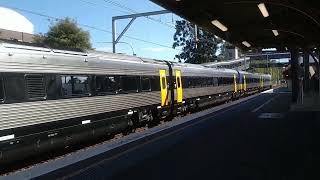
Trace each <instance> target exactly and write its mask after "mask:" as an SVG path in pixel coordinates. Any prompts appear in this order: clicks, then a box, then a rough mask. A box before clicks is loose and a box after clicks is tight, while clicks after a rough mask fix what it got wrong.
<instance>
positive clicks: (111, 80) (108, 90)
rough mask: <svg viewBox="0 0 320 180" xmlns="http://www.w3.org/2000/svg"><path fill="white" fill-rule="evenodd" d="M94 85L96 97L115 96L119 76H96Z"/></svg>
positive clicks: (117, 89)
mask: <svg viewBox="0 0 320 180" xmlns="http://www.w3.org/2000/svg"><path fill="white" fill-rule="evenodd" d="M95 83H96V84H95V85H96V93H97V94H98V95H105V94H116V93H118V91H119V76H97V77H96V82H95Z"/></svg>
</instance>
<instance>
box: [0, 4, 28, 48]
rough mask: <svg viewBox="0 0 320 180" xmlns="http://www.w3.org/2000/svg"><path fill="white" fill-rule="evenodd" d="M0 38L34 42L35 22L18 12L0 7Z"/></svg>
mask: <svg viewBox="0 0 320 180" xmlns="http://www.w3.org/2000/svg"><path fill="white" fill-rule="evenodd" d="M0 17H1V20H0V39H3V40H15V41H19V42H32V39H33V37H34V35H33V33H34V26H33V24H32V23H31V22H30V21H29V20H28V19H27V18H26V17H24V16H23V15H21V14H19V13H18V12H16V11H14V10H12V9H8V8H4V7H0Z"/></svg>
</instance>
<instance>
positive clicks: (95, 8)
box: [0, 0, 180, 60]
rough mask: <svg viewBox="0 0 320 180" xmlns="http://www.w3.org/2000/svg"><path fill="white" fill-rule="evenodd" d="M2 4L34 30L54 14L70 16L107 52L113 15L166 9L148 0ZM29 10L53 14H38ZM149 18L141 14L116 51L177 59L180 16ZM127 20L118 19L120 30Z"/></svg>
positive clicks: (6, 0)
mask: <svg viewBox="0 0 320 180" xmlns="http://www.w3.org/2000/svg"><path fill="white" fill-rule="evenodd" d="M119 6H120V7H119ZM0 7H5V8H11V9H13V10H15V11H17V12H18V13H20V14H22V15H23V16H25V17H26V18H27V19H28V20H29V21H31V22H32V23H33V25H34V33H35V34H37V33H46V32H47V31H48V29H49V26H50V25H52V24H53V23H55V22H56V21H57V20H56V19H54V18H60V19H63V18H65V17H71V18H73V19H75V20H76V21H77V23H78V24H79V25H80V27H81V28H83V29H84V30H86V31H89V33H90V36H91V43H92V46H93V47H94V48H96V49H97V50H102V51H107V52H111V51H112V43H111V41H112V36H111V33H110V32H111V27H112V26H111V19H112V17H113V16H119V15H127V14H132V13H134V12H136V13H137V12H139V13H140V12H149V11H158V10H163V8H162V7H160V6H158V5H156V4H154V3H152V2H151V1H149V0H27V1H26V0H1V1H0ZM26 10H27V11H31V12H33V13H38V14H41V15H46V16H50V17H54V18H49V17H44V16H41V15H35V14H32V13H29V12H27V11H26ZM150 18H152V19H153V20H150V19H148V18H144V17H141V18H137V19H136V20H135V21H134V23H133V24H132V26H131V27H130V28H129V30H128V31H127V32H126V34H125V35H127V36H130V37H132V38H129V37H123V38H121V40H120V42H123V43H119V44H117V53H125V54H129V55H132V54H133V53H135V54H137V56H139V57H146V58H153V59H160V60H174V56H175V55H176V54H178V53H179V52H180V51H179V50H175V49H172V48H171V47H172V44H173V35H174V32H175V29H174V22H175V21H176V20H179V19H180V18H179V17H178V16H176V15H174V14H171V13H170V14H164V15H158V16H152V17H150ZM0 21H1V19H0ZM128 22H129V20H120V21H117V32H118V33H120V31H121V30H122V29H123V28H124V27H125V26H126V24H127V23H128ZM83 25H87V26H91V27H93V28H88V27H86V26H83ZM97 29H98V30H97ZM133 38H138V39H140V40H144V41H150V42H152V43H147V42H142V41H138V40H135V39H133ZM154 43H156V44H160V45H156V44H154ZM130 46H131V47H132V48H131V47H130Z"/></svg>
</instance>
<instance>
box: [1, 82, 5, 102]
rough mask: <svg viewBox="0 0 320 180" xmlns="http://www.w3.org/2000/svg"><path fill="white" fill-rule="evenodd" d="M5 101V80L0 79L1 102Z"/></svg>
mask: <svg viewBox="0 0 320 180" xmlns="http://www.w3.org/2000/svg"><path fill="white" fill-rule="evenodd" d="M3 100H4V87H3V80H2V78H0V102H3Z"/></svg>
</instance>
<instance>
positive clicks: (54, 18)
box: [0, 4, 181, 51]
mask: <svg viewBox="0 0 320 180" xmlns="http://www.w3.org/2000/svg"><path fill="white" fill-rule="evenodd" d="M0 6H2V7H6V8H9V9H14V10H17V11H21V12H26V13H29V14H33V15H37V16H41V17H45V18H48V19H53V20H55V21H59V20H63V19H62V18H58V17H54V16H50V15H46V14H43V13H38V12H35V11H31V10H27V9H22V8H17V7H12V6H4V5H1V4H0ZM76 23H77V25H79V26H81V27H86V28H89V29H93V30H96V31H100V32H104V33H108V34H112V32H111V31H109V30H106V29H102V28H99V27H96V26H92V25H88V24H83V23H78V22H76ZM123 36H124V37H126V38H129V39H132V40H136V41H140V42H144V43H149V44H153V45H156V46H160V47H164V48H169V49H172V50H176V51H181V50H178V49H174V48H173V47H171V46H167V45H163V44H160V43H156V42H152V41H147V40H144V39H140V38H137V37H133V36H129V35H123Z"/></svg>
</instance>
